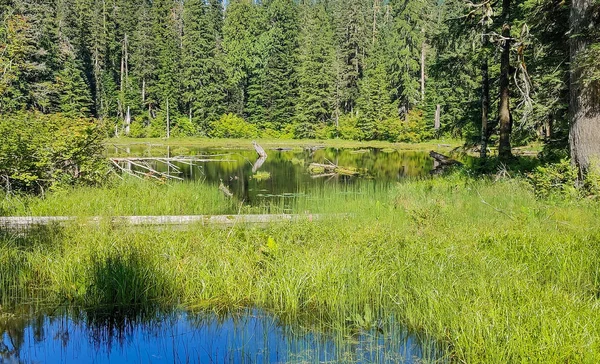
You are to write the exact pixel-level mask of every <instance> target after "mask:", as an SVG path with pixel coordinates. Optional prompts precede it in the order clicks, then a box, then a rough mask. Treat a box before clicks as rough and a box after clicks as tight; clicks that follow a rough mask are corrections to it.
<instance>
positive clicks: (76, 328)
mask: <svg viewBox="0 0 600 364" xmlns="http://www.w3.org/2000/svg"><path fill="white" fill-rule="evenodd" d="M0 333H1V334H2V337H1V338H2V340H1V342H0V362H3V363H166V362H170V363H323V362H327V363H415V362H421V360H422V359H423V358H424V357H425V358H429V359H431V358H432V357H434V356H435V353H434V350H433V349H431V347H432V346H431V343H430V344H429V345H427V344H426V343H423V342H422V341H419V339H418V338H417V337H416V336H413V335H410V334H408V333H407V332H406V331H404V330H403V329H402V328H401V327H399V326H398V325H391V326H390V325H387V326H385V327H383V326H381V327H376V328H373V329H369V330H359V329H356V330H350V331H347V332H346V333H345V334H339V333H338V334H331V333H329V334H328V333H323V332H318V331H312V332H311V331H310V330H307V329H304V328H300V327H299V326H290V325H283V324H280V323H279V322H278V321H277V320H276V319H275V318H274V317H273V316H271V315H268V314H266V313H264V312H261V311H259V310H250V311H245V312H240V313H236V314H229V315H227V316H217V315H215V314H206V313H204V314H192V313H185V312H179V311H176V312H171V313H168V314H165V313H162V314H156V315H155V316H154V317H150V318H148V317H145V318H143V319H141V318H140V317H137V318H133V319H132V318H127V317H125V318H124V317H119V315H112V316H105V317H101V318H99V317H97V316H95V315H91V316H90V315H89V314H85V313H79V314H77V313H73V312H71V313H69V314H65V313H63V314H59V315H43V316H38V317H37V318H35V319H31V320H25V319H19V318H16V317H13V318H12V319H7V318H6V317H5V318H3V319H0ZM424 348H426V349H424Z"/></svg>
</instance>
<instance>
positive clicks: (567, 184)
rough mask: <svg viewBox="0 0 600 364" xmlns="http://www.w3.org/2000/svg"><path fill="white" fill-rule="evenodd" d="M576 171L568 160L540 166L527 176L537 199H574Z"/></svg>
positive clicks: (575, 193)
mask: <svg viewBox="0 0 600 364" xmlns="http://www.w3.org/2000/svg"><path fill="white" fill-rule="evenodd" d="M578 177H579V176H578V171H577V168H576V167H575V166H573V165H571V162H570V161H569V160H568V159H563V160H562V161H560V162H559V163H555V164H550V165H547V166H540V167H537V169H536V170H535V171H534V172H533V173H531V174H530V175H529V180H530V181H531V184H532V186H533V189H534V191H535V194H536V195H537V196H538V197H543V198H547V197H551V196H562V197H575V196H577V195H578V194H579V192H578V189H577V187H578V182H577V181H578Z"/></svg>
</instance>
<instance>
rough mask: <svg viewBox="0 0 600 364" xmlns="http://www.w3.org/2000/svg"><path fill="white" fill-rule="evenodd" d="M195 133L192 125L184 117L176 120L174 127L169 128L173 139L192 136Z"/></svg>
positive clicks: (194, 127)
mask: <svg viewBox="0 0 600 364" xmlns="http://www.w3.org/2000/svg"><path fill="white" fill-rule="evenodd" d="M197 133H198V131H197V130H196V126H195V125H194V123H193V122H192V121H191V120H190V119H189V118H187V117H185V116H184V117H180V118H177V120H176V121H175V125H172V126H171V136H174V137H186V136H194V135H196V134H197Z"/></svg>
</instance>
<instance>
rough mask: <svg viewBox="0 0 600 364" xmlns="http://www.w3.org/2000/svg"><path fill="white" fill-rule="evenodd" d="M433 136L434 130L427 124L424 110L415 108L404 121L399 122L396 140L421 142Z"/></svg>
mask: <svg viewBox="0 0 600 364" xmlns="http://www.w3.org/2000/svg"><path fill="white" fill-rule="evenodd" d="M432 137H433V130H432V128H430V127H429V126H428V125H427V122H426V121H425V118H424V117H423V111H421V110H418V109H413V110H410V111H409V112H408V114H406V118H405V120H404V121H401V122H400V124H399V130H398V137H397V138H396V141H398V142H407V143H419V142H422V141H424V140H427V139H430V138H432Z"/></svg>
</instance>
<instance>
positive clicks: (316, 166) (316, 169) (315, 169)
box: [308, 163, 360, 176]
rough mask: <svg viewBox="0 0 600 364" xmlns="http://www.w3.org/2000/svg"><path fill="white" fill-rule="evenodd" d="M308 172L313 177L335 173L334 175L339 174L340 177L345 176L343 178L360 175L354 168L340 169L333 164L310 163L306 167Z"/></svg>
mask: <svg viewBox="0 0 600 364" xmlns="http://www.w3.org/2000/svg"><path fill="white" fill-rule="evenodd" d="M308 171H309V172H310V173H311V174H313V175H315V174H317V175H324V174H330V173H335V174H341V175H345V176H357V175H359V174H360V172H359V171H358V170H357V169H355V168H346V167H340V166H338V165H336V164H333V163H329V164H323V163H311V164H310V165H309V166H308Z"/></svg>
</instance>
